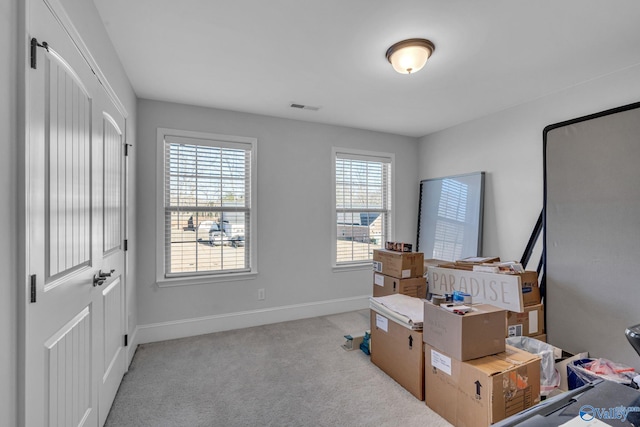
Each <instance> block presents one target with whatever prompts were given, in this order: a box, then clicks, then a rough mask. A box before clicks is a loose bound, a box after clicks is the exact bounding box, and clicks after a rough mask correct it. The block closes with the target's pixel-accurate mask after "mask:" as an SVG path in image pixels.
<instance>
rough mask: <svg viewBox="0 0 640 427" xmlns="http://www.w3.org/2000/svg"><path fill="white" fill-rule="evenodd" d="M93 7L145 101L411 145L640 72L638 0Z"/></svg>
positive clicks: (273, 0) (285, 0)
mask: <svg viewBox="0 0 640 427" xmlns="http://www.w3.org/2000/svg"><path fill="white" fill-rule="evenodd" d="M94 2H95V4H96V6H97V8H98V11H99V12H100V14H101V16H102V19H103V21H104V23H105V27H106V29H107V31H108V33H109V36H110V37H111V40H112V41H113V44H114V46H115V48H116V51H117V52H118V55H119V56H120V59H121V61H122V63H123V65H124V68H125V70H126V73H127V75H128V76H129V79H130V81H131V84H132V86H133V88H134V90H135V92H136V94H137V96H138V97H140V98H146V99H155V100H162V101H171V102H178V103H184V104H191V105H198V106H205V107H214V108H221V109H226V110H234V111H243V112H249V113H257V114H264V115H269V116H275V117H284V118H291V119H297V120H305V121H311V122H319V123H329V124H334V125H343V126H350V127H355V128H361V129H370V130H375V131H383V132H389V133H394V134H399V135H408V136H414V137H420V136H424V135H426V134H429V133H432V132H435V131H438V130H441V129H445V128H447V127H450V126H453V125H456V124H458V123H462V122H466V121H469V120H473V119H476V118H479V117H482V116H485V115H488V114H491V113H494V112H496V111H500V110H503V109H505V108H509V107H512V106H515V105H518V104H522V103H525V102H528V101H531V100H534V99H536V98H540V97H542V96H545V95H548V94H551V93H554V92H558V91H561V90H563V89H565V88H568V87H571V86H575V85H579V84H581V83H583V82H586V81H589V80H592V79H594V78H598V77H600V76H603V75H606V74H610V73H613V72H616V71H618V70H621V69H624V68H628V67H632V66H636V65H638V64H640V24H639V23H640V1H638V0H536V1H530V0H529V1H526V0H482V1H479V0H414V1H409V0H393V1H390V0H316V1H312V0H269V1H266V0H226V1H223V0H180V1H175V0H94ZM413 37H419V38H427V39H429V40H431V41H432V42H434V43H435V45H436V49H435V52H434V54H433V56H432V57H431V59H430V60H429V62H428V63H427V65H426V66H425V68H424V69H422V70H421V71H420V72H418V73H416V74H413V75H402V74H398V73H396V72H395V71H394V70H393V68H392V67H391V65H390V64H389V63H388V62H387V60H386V58H385V52H386V50H387V48H388V47H389V46H391V45H392V44H393V43H395V42H397V41H400V40H403V39H406V38H413ZM639 84H640V82H639ZM291 103H298V104H304V105H309V106H314V107H320V109H319V110H318V111H311V110H300V109H294V108H291V107H290V104H291Z"/></svg>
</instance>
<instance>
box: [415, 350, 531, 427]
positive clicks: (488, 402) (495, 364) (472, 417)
mask: <svg viewBox="0 0 640 427" xmlns="http://www.w3.org/2000/svg"><path fill="white" fill-rule="evenodd" d="M424 354H425V369H424V372H425V403H426V404H427V406H429V407H430V408H431V409H433V410H434V411H435V412H436V413H438V414H439V415H440V416H442V417H443V418H444V419H446V420H447V421H449V422H450V423H451V424H453V425H455V426H465V427H487V426H489V425H490V424H493V423H496V422H498V421H500V420H503V419H505V418H507V417H509V416H511V415H513V414H516V413H518V412H520V411H522V410H524V409H527V408H529V407H531V406H533V405H535V404H537V403H539V402H540V358H539V357H538V356H536V355H534V354H530V353H528V352H526V351H522V350H518V349H517V348H515V347H511V346H507V347H506V349H505V352H503V353H499V354H496V355H492V356H486V357H482V358H479V359H474V360H470V361H468V362H461V361H459V360H457V359H455V358H453V357H451V355H448V354H446V353H443V352H440V351H438V350H437V349H435V348H433V347H431V346H429V345H428V344H425V349H424Z"/></svg>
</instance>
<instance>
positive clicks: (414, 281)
mask: <svg viewBox="0 0 640 427" xmlns="http://www.w3.org/2000/svg"><path fill="white" fill-rule="evenodd" d="M393 294H402V295H408V296H410V297H414V298H426V296H427V279H426V278H424V277H413V278H411V279H398V278H396V277H392V276H386V275H384V274H380V273H373V296H374V297H384V296H387V295H393Z"/></svg>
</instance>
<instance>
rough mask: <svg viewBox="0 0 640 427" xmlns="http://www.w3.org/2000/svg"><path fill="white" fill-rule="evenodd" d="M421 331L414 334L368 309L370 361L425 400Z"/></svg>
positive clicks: (417, 396)
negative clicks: (369, 320)
mask: <svg viewBox="0 0 640 427" xmlns="http://www.w3.org/2000/svg"><path fill="white" fill-rule="evenodd" d="M422 345H423V344H422V331H413V330H411V329H409V328H406V327H404V326H402V325H401V324H399V323H396V322H395V321H393V320H392V319H389V318H388V317H386V316H384V315H382V314H380V313H378V312H376V311H375V310H371V362H372V363H373V364H374V365H376V366H377V367H379V368H380V369H382V370H383V371H384V372H385V373H386V374H387V375H389V376H390V377H391V378H393V379H394V380H395V381H396V382H397V383H398V384H400V385H401V386H402V387H404V388H405V389H406V390H407V391H409V392H410V393H411V394H413V395H414V396H415V397H416V398H418V399H420V400H424V349H423V347H422Z"/></svg>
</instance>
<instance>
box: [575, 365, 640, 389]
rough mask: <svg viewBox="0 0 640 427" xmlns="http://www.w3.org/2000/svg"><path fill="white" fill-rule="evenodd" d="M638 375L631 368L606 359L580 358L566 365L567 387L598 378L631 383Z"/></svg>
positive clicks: (583, 383)
mask: <svg viewBox="0 0 640 427" xmlns="http://www.w3.org/2000/svg"><path fill="white" fill-rule="evenodd" d="M636 375H638V374H637V373H636V372H635V370H634V369H633V368H630V367H629V366H625V365H622V364H620V363H615V362H612V361H610V360H608V359H602V358H601V359H580V360H576V361H574V362H573V364H569V365H567V380H568V383H569V389H570V390H573V389H574V388H577V387H580V386H583V385H585V384H587V383H589V382H591V381H594V380H596V379H598V378H602V379H605V380H609V381H614V382H617V383H620V384H625V385H632V383H633V379H634V378H635V377H636Z"/></svg>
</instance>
